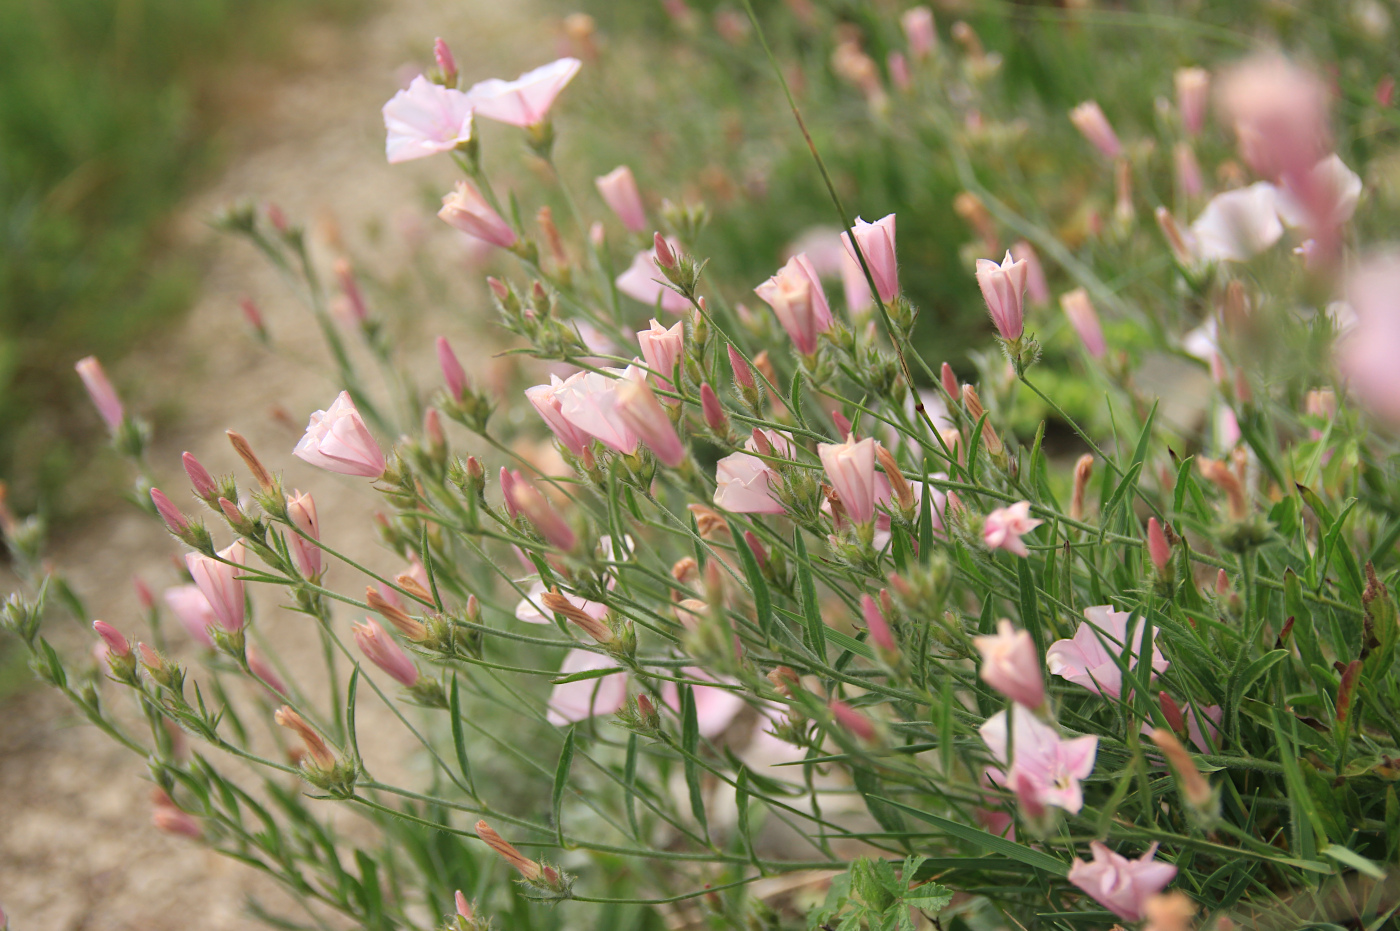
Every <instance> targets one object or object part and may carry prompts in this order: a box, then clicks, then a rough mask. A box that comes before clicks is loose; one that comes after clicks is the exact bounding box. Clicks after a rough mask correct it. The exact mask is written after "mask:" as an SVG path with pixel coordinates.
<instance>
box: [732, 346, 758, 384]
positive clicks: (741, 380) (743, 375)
mask: <svg viewBox="0 0 1400 931" xmlns="http://www.w3.org/2000/svg"><path fill="white" fill-rule="evenodd" d="M727 348H728V350H729V365H730V367H731V368H732V369H733V370H734V383H735V384H737V385H738V386H739V389H740V390H741V391H757V390H758V383H757V382H755V381H754V377H753V369H751V368H749V364H748V363H747V362H745V361H744V357H743V356H742V355H740V353H739V350H737V349H735V348H734V346H733V344H730V345H729V346H728V347H727Z"/></svg>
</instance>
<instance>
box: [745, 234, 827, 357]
mask: <svg viewBox="0 0 1400 931" xmlns="http://www.w3.org/2000/svg"><path fill="white" fill-rule="evenodd" d="M753 290H754V293H755V294H757V295H758V296H759V297H760V298H761V299H762V300H763V301H764V302H765V303H766V304H767V305H768V306H769V307H771V308H773V314H774V316H776V317H777V318H778V323H779V324H780V325H781V326H782V328H783V330H784V331H785V332H786V333H787V335H788V337H789V338H790V339H791V340H792V344H793V346H795V347H796V348H797V351H798V352H800V353H802V354H803V355H804V356H806V355H811V354H812V353H814V352H816V351H817V338H818V337H819V336H821V334H822V333H825V332H826V331H827V330H828V329H830V328H831V322H832V318H831V307H830V305H829V304H827V301H826V292H825V291H823V290H822V283H821V279H820V278H819V277H817V272H816V269H814V268H813V267H812V263H811V262H810V261H809V260H808V258H807V256H806V254H805V253H798V254H797V255H794V256H793V257H792V258H790V259H788V261H787V264H786V265H784V266H783V267H782V268H780V269H779V270H778V273H777V274H776V275H774V276H773V277H771V278H769V279H768V280H767V281H765V282H764V283H763V284H761V285H759V286H758V287H756V288H754V289H753Z"/></svg>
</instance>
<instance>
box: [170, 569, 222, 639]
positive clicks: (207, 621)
mask: <svg viewBox="0 0 1400 931" xmlns="http://www.w3.org/2000/svg"><path fill="white" fill-rule="evenodd" d="M162 597H163V598H164V599H165V606H166V607H167V608H169V609H170V611H171V613H172V614H174V615H175V617H176V618H177V619H179V621H180V625H181V626H182V627H184V628H185V631H186V632H187V633H188V634H189V635H190V636H191V637H192V638H194V640H195V641H197V642H198V643H200V644H202V645H204V646H206V647H209V648H210V649H213V648H214V638H213V637H210V636H209V628H210V627H212V626H214V625H215V624H216V623H218V621H219V619H218V618H217V617H216V616H215V615H214V609H213V608H211V607H210V606H209V599H208V598H205V597H204V592H202V591H200V590H199V586H197V585H177V586H175V587H174V588H167V589H166V590H165V592H164V593H163V594H162Z"/></svg>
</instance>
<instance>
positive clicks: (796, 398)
mask: <svg viewBox="0 0 1400 931" xmlns="http://www.w3.org/2000/svg"><path fill="white" fill-rule="evenodd" d="M788 407H789V408H790V409H791V410H792V419H793V420H794V421H795V422H796V423H797V425H798V426H799V427H802V426H806V425H805V424H804V423H803V421H802V370H801V369H798V370H797V371H796V372H793V373H792V388H791V389H789V391H788Z"/></svg>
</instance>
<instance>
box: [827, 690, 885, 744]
mask: <svg viewBox="0 0 1400 931" xmlns="http://www.w3.org/2000/svg"><path fill="white" fill-rule="evenodd" d="M827 710H829V711H830V712H831V716H832V717H834V718H835V719H836V723H837V724H839V725H840V726H841V727H842V728H843V729H844V730H846V731H848V732H849V733H850V734H851V735H853V736H854V737H856V738H857V739H859V740H863V741H865V742H866V743H874V742H875V738H876V737H877V736H878V734H877V733H876V731H875V724H874V722H873V721H871V720H870V719H869V718H868V717H866V716H865V715H864V714H862V713H861V712H859V711H857V710H856V709H854V708H852V707H851V706H850V705H848V704H846V703H845V702H843V701H841V700H840V699H839V698H833V699H832V700H831V701H830V702H829V703H828V704H827Z"/></svg>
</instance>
